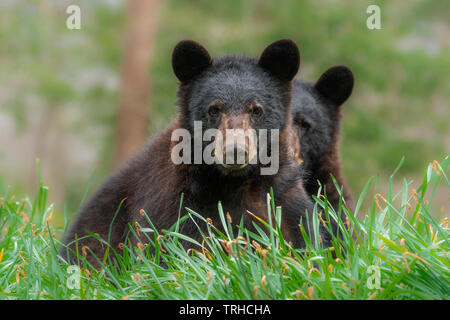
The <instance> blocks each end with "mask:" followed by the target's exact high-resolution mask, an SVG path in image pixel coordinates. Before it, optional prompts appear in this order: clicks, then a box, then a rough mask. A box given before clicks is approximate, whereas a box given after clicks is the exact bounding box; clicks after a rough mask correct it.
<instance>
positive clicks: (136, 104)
mask: <svg viewBox="0 0 450 320" xmlns="http://www.w3.org/2000/svg"><path fill="white" fill-rule="evenodd" d="M158 2H159V1H158V0H128V1H127V8H126V38H125V48H124V56H123V61H122V74H121V83H120V101H119V110H118V113H117V128H116V154H115V159H114V162H115V163H114V164H115V167H116V168H117V167H118V166H120V165H121V164H122V163H123V162H124V161H125V160H127V159H128V158H130V157H131V156H132V155H134V154H135V153H136V152H137V151H138V150H139V149H140V148H141V147H142V145H143V144H144V142H145V140H146V138H147V130H148V124H149V117H150V110H149V109H150V108H149V106H148V100H149V96H150V85H151V84H150V79H149V74H148V71H149V65H150V61H151V57H152V55H153V48H154V42H155V38H156V29H157V16H158V5H159V3H158Z"/></svg>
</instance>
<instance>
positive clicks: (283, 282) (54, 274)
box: [0, 156, 450, 299]
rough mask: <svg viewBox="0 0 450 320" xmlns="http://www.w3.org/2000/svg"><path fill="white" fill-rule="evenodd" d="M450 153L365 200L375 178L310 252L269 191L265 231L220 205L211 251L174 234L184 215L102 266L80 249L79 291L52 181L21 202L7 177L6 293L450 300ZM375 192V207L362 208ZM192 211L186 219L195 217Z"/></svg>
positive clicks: (3, 231)
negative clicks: (335, 229) (62, 252)
mask: <svg viewBox="0 0 450 320" xmlns="http://www.w3.org/2000/svg"><path fill="white" fill-rule="evenodd" d="M449 162H450V157H448V156H447V157H446V158H445V159H444V160H443V161H442V162H441V163H440V165H437V163H436V162H434V163H433V164H430V165H429V166H428V168H427V169H426V172H425V175H424V178H423V183H422V185H421V186H420V187H419V188H417V190H414V191H413V190H412V188H411V183H410V182H408V181H407V180H403V186H402V188H401V189H400V190H395V191H394V190H393V182H392V181H393V176H392V177H391V179H390V185H389V191H388V193H387V194H385V195H379V194H377V195H376V196H375V198H374V199H366V197H367V194H368V192H369V190H370V189H372V188H373V189H375V190H376V187H377V179H376V178H372V179H370V181H369V182H368V183H367V185H366V186H365V188H364V189H363V191H362V192H361V195H360V197H359V199H358V202H357V205H356V209H355V212H350V211H349V210H348V209H347V208H346V207H345V205H343V206H342V207H341V208H340V210H344V211H345V212H346V214H347V216H348V220H346V221H339V227H340V229H341V233H342V236H340V237H339V238H337V237H334V238H333V248H334V249H330V248H324V247H322V245H321V243H320V240H319V239H318V238H316V241H315V242H314V243H313V242H311V241H310V239H309V238H307V237H306V238H307V247H306V248H305V249H304V250H298V249H292V248H291V247H290V245H289V244H288V243H286V242H285V241H284V239H283V237H282V235H281V233H280V228H279V225H280V219H282V211H281V209H280V208H279V207H276V204H274V203H273V201H272V200H271V197H270V196H269V195H268V198H267V204H268V210H269V211H270V212H271V213H272V214H271V215H269V216H270V217H272V218H271V220H270V221H269V222H268V223H265V227H266V228H267V230H269V231H270V232H268V233H267V234H266V232H264V230H261V229H258V232H257V233H256V234H253V233H251V232H249V231H247V230H245V229H243V228H238V229H239V230H238V232H237V234H236V233H235V234H233V230H232V228H230V226H231V224H236V223H238V224H239V222H238V221H232V222H230V221H229V220H228V219H227V217H226V215H224V213H223V211H222V209H221V206H220V204H219V206H218V210H219V213H220V216H221V222H222V224H223V227H224V230H225V233H224V234H222V233H221V232H220V231H218V230H217V229H216V228H215V227H214V226H211V227H210V228H209V232H208V234H205V235H204V243H203V244H200V243H196V244H197V245H199V246H200V247H203V250H202V249H199V250H198V251H195V250H189V251H188V252H186V251H185V250H184V249H183V248H182V247H181V245H180V240H187V241H192V242H194V243H195V241H194V240H191V239H189V238H186V237H185V236H183V235H181V234H180V233H178V230H179V229H178V227H179V224H178V223H177V224H176V225H174V226H173V227H172V228H171V229H170V230H165V231H163V232H162V233H161V234H159V233H158V232H156V231H154V230H152V229H151V228H142V229H141V230H140V232H142V233H145V234H146V235H148V239H149V243H150V244H149V245H148V246H146V247H145V246H140V245H139V246H138V247H134V248H132V247H131V246H125V247H123V249H122V250H121V251H122V252H121V253H122V254H121V255H117V256H116V257H115V258H113V260H115V262H116V263H115V264H112V263H111V261H109V260H111V259H103V257H99V259H100V260H104V261H105V264H104V265H103V267H102V268H101V269H100V270H96V269H94V268H92V267H90V266H89V265H87V264H86V262H85V261H84V257H83V255H82V254H81V256H80V259H79V267H80V268H81V279H80V280H81V281H80V288H79V289H76V288H74V289H71V288H69V287H70V286H68V285H67V281H68V279H72V278H70V276H71V275H73V274H71V273H69V271H70V270H68V267H69V266H68V265H67V264H66V263H64V262H62V261H61V260H60V258H59V257H58V253H57V248H58V246H59V245H60V243H59V241H57V239H56V238H57V233H56V232H59V231H61V230H55V229H54V228H53V227H52V223H51V220H52V213H53V210H54V206H53V205H47V203H46V202H47V196H48V189H47V188H46V187H45V186H44V185H43V184H42V182H40V187H39V192H38V194H37V196H36V197H35V200H34V201H33V200H32V199H30V198H29V197H26V198H24V199H15V198H14V196H12V195H10V194H8V192H7V191H6V190H5V187H4V186H2V184H1V183H0V198H1V200H0V201H1V203H0V299H449V298H450V283H449V279H450V272H449V264H450V263H449V259H448V252H449V248H450V246H449V239H448V219H445V220H444V221H442V222H438V221H436V220H435V218H433V214H432V213H433V211H434V210H440V208H437V209H436V208H433V195H434V191H435V190H436V188H437V186H438V185H444V186H445V187H446V188H447V190H450V182H449V180H448V177H447V175H446V173H445V171H446V169H447V167H448V165H449ZM368 200H370V202H372V206H371V209H370V210H368V211H367V212H362V211H361V205H362V203H363V201H368ZM318 208H321V211H323V212H324V213H325V215H324V216H325V219H326V220H327V221H329V220H330V219H335V218H336V217H337V215H336V213H335V212H334V211H333V209H331V208H330V207H329V206H328V203H327V202H326V199H316V208H315V211H317V209H318ZM183 212H184V211H183ZM185 213H187V214H186V215H185V216H183V217H182V218H181V220H183V219H191V218H192V216H198V215H197V214H196V213H195V212H192V211H191V210H187V211H186V212H185ZM180 214H181V211H180ZM200 219H201V220H202V221H203V223H207V221H206V220H205V219H204V218H202V217H200ZM307 223H309V224H310V225H312V226H313V229H314V230H317V228H318V226H319V224H320V223H322V221H321V220H319V218H318V217H317V215H316V214H314V219H313V221H308V222H307ZM234 230H236V229H234ZM133 232H135V230H134V229H133ZM352 234H354V236H352ZM305 236H306V235H305ZM150 246H153V247H154V250H153V251H154V253H153V254H151V255H150V254H148V252H149V249H150ZM79 249H80V252H82V251H83V248H79ZM111 252H113V253H114V250H113V249H112V248H111ZM332 252H334V253H335V255H334V256H333V254H332ZM113 256H114V254H113ZM107 260H108V261H107ZM114 265H115V266H114ZM371 266H376V267H375V269H377V270H378V271H379V275H380V278H379V280H380V282H379V287H378V288H376V287H375V288H374V287H373V286H371V285H368V283H369V284H374V283H375V282H374V280H373V279H374V276H375V275H376V272H375V273H373V272H372V271H370V270H371V269H372V268H373V267H371ZM69 282H70V280H69Z"/></svg>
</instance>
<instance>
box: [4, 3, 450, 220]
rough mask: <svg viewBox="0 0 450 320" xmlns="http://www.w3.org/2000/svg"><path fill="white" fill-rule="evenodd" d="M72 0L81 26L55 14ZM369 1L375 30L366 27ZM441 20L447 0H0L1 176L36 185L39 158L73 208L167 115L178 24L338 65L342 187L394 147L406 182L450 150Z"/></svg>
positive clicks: (378, 165)
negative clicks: (343, 98)
mask: <svg viewBox="0 0 450 320" xmlns="http://www.w3.org/2000/svg"><path fill="white" fill-rule="evenodd" d="M72 4H76V5H79V6H80V8H81V29H80V30H69V29H68V28H67V27H66V19H67V18H68V16H69V14H67V13H66V9H67V7H68V6H69V5H72ZM370 4H377V5H379V6H380V8H381V26H382V29H381V30H369V29H368V28H367V27H366V20H367V17H368V16H369V15H368V14H367V13H366V8H367V7H368V5H370ZM449 20H450V1H447V0H442V1H438V0H437V1H429V0H412V1H375V0H373V1H356V0H355V1H331V0H323V1H314V0H305V1H289V0H284V1H268V0H260V1H256V0H246V1H237V0H227V1H211V0H198V1H188V0H166V1H163V0H149V1H141V0H131V1H128V2H126V1H120V0H95V1H92V0H70V1H64V0H1V1H0V188H2V189H8V190H10V191H9V194H16V195H17V196H24V195H26V194H29V195H30V196H33V194H34V192H35V191H36V189H37V171H36V165H35V159H36V158H39V159H40V163H41V167H42V178H43V181H44V182H45V184H46V185H48V186H49V188H50V199H51V200H52V201H54V202H55V206H56V209H57V212H58V213H62V212H63V211H66V212H67V214H68V215H69V216H70V215H72V214H74V213H75V212H76V211H77V208H78V206H79V204H80V201H81V200H82V198H83V194H84V192H85V191H86V190H87V187H88V185H90V188H89V192H88V193H89V194H92V192H93V191H94V190H95V188H96V187H97V186H98V185H99V184H100V183H101V182H102V181H103V180H104V179H105V178H106V177H107V176H108V175H109V174H110V173H111V172H112V171H113V170H114V168H115V167H116V166H117V164H118V163H120V162H121V161H123V157H124V156H125V157H127V156H128V154H130V153H133V152H134V150H136V148H139V147H140V145H141V144H142V143H143V140H144V139H145V138H146V137H151V136H152V135H154V134H155V133H156V132H158V131H160V130H162V129H164V128H165V127H166V126H167V124H168V123H169V122H170V121H171V119H173V118H174V116H175V114H176V112H177V108H176V105H175V100H176V90H177V81H176V78H175V76H174V75H173V73H172V69H171V65H170V55H171V52H172V48H173V46H174V45H175V44H176V43H177V42H178V41H179V40H181V39H186V38H187V39H194V40H197V41H199V42H200V43H202V44H203V45H205V47H206V48H208V50H209V51H210V53H211V54H212V55H213V56H215V55H223V54H227V53H244V54H247V55H250V56H259V54H260V53H261V52H262V50H263V49H264V48H265V46H266V45H267V44H269V43H270V42H272V41H275V40H278V39H280V38H292V39H293V40H294V41H296V42H297V44H298V45H299V47H300V51H301V56H302V62H301V67H300V70H301V71H300V73H299V75H298V77H301V78H303V79H306V80H309V81H315V80H316V79H318V77H319V76H320V74H321V73H322V72H323V71H325V70H326V69H327V68H329V67H331V66H332V65H336V64H346V65H348V66H349V67H350V68H351V69H352V70H353V72H354V74H355V78H356V84H355V88H354V91H353V95H352V97H351V98H350V100H349V101H348V102H347V103H346V104H345V105H344V107H343V111H344V112H343V119H342V134H341V155H342V162H343V168H344V172H345V176H346V178H347V180H348V182H349V184H350V186H351V188H352V190H353V193H354V194H355V195H359V193H360V191H361V189H362V187H363V186H364V185H365V183H366V182H367V181H368V179H369V178H370V177H371V176H376V175H377V174H379V175H380V188H381V190H380V191H383V190H386V187H384V186H385V185H386V181H387V179H388V178H389V175H390V174H391V173H392V172H393V171H394V169H395V167H396V166H397V164H398V163H399V162H400V160H401V158H402V156H405V162H404V165H403V166H402V168H401V169H400V171H399V173H398V174H397V176H396V180H395V183H396V185H397V186H398V187H401V185H402V183H403V180H402V179H403V177H407V180H408V181H410V180H412V181H414V184H413V185H415V186H417V185H418V184H420V182H421V181H422V178H423V173H424V171H425V168H426V165H427V164H428V163H429V162H431V161H433V160H438V161H439V160H442V159H443V157H444V156H445V155H447V154H449V151H450V125H449V122H450V108H449V101H450V43H449V41H450V26H449ZM383 188H384V189H383ZM435 197H436V198H437V199H436V201H435V203H436V206H438V207H437V208H435V210H434V212H435V214H438V215H440V216H444V215H446V216H449V206H448V204H449V203H448V202H449V194H448V191H446V190H444V189H442V190H438V191H437V194H436V196H435ZM444 206H445V207H444ZM61 217H62V214H59V217H56V218H57V219H56V220H55V219H54V220H55V221H56V224H59V225H61V224H62V218H61Z"/></svg>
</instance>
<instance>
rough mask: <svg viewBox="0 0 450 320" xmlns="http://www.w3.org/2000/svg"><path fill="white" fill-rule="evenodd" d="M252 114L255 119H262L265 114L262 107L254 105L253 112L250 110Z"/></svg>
mask: <svg viewBox="0 0 450 320" xmlns="http://www.w3.org/2000/svg"><path fill="white" fill-rule="evenodd" d="M250 113H251V115H252V116H253V117H255V118H259V117H261V116H262V114H263V109H262V108H261V106H259V105H253V106H252V108H251V110H250Z"/></svg>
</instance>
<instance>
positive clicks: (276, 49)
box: [258, 39, 300, 81]
mask: <svg viewBox="0 0 450 320" xmlns="http://www.w3.org/2000/svg"><path fill="white" fill-rule="evenodd" d="M258 65H260V66H261V67H262V68H263V69H265V70H266V71H268V72H269V73H270V74H272V75H274V76H275V77H277V78H279V79H281V80H285V81H291V80H292V79H293V78H294V77H295V75H296V74H297V72H298V68H299V67H300V52H299V51H298V47H297V45H296V44H295V42H294V41H292V40H289V39H281V40H278V41H276V42H274V43H272V44H270V45H269V46H268V47H267V48H266V49H264V51H263V53H262V54H261V57H260V58H259V61H258Z"/></svg>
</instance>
